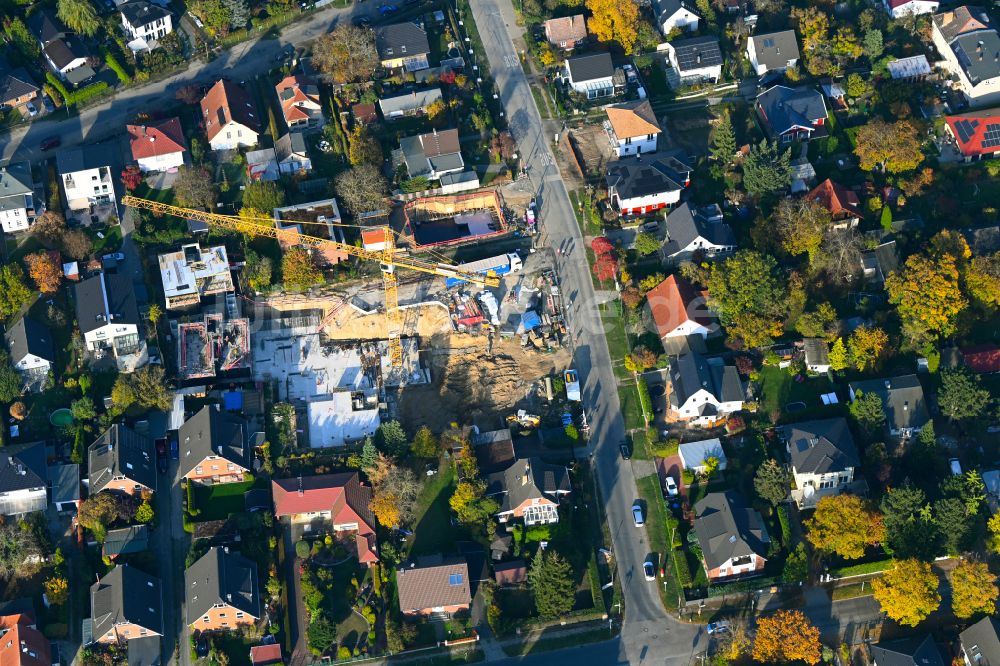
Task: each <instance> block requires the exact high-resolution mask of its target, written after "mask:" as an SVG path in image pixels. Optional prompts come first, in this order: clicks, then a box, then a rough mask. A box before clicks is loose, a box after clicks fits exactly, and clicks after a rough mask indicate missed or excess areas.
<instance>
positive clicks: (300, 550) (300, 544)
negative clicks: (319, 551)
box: [295, 539, 310, 560]
mask: <svg viewBox="0 0 1000 666" xmlns="http://www.w3.org/2000/svg"><path fill="white" fill-rule="evenodd" d="M309 551H310V548H309V542H308V541H305V540H304V539H299V540H298V541H296V542H295V554H296V555H297V556H298V558H299V559H300V560H304V559H306V558H307V557H309Z"/></svg>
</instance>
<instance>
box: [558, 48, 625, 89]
mask: <svg viewBox="0 0 1000 666" xmlns="http://www.w3.org/2000/svg"><path fill="white" fill-rule="evenodd" d="M566 67H567V68H568V69H569V74H570V77H572V79H573V82H574V83H583V82H584V81H594V80H596V79H606V78H608V77H610V76H613V75H614V73H615V66H614V64H613V63H612V62H611V54H609V53H591V54H589V55H582V56H576V57H575V58H567V59H566Z"/></svg>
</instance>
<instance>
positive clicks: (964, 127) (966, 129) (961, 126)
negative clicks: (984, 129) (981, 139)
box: [955, 118, 979, 143]
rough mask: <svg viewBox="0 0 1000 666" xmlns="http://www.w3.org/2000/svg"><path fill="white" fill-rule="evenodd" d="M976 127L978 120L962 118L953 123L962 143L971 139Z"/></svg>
mask: <svg viewBox="0 0 1000 666" xmlns="http://www.w3.org/2000/svg"><path fill="white" fill-rule="evenodd" d="M977 127H979V121H978V120H969V119H967V118H962V119H961V120H959V121H957V122H956V123H955V131H956V132H957V133H958V138H959V140H960V141H961V142H962V143H968V142H969V140H970V139H972V137H973V135H975V133H976V128H977Z"/></svg>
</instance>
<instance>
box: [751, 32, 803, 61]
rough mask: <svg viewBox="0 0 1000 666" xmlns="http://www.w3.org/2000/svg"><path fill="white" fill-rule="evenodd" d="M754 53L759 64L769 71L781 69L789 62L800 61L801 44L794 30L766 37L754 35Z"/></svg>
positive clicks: (773, 33)
mask: <svg viewBox="0 0 1000 666" xmlns="http://www.w3.org/2000/svg"><path fill="white" fill-rule="evenodd" d="M750 39H751V40H752V41H753V48H754V53H756V54H757V62H758V63H759V64H761V65H764V66H765V67H767V68H768V69H779V68H781V67H785V66H786V65H788V61H789V60H798V58H799V43H798V40H796V39H795V31H794V30H782V31H781V32H772V33H769V34H766V35H754V36H753V37H751V38H750Z"/></svg>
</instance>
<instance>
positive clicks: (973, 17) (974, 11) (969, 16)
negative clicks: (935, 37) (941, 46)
mask: <svg viewBox="0 0 1000 666" xmlns="http://www.w3.org/2000/svg"><path fill="white" fill-rule="evenodd" d="M932 20H933V21H934V25H935V26H937V29H938V31H939V32H940V33H941V36H942V37H944V41H945V42H951V40H953V39H955V38H956V37H958V36H959V35H960V34H962V33H963V32H966V31H969V30H970V29H971V30H976V29H977V28H978V27H979V24H982V25H985V26H986V27H990V23H991V21H990V15H989V14H988V13H987V12H986V10H985V9H983V8H982V7H979V6H977V5H963V6H961V7H955V8H954V9H953V10H950V11H946V12H942V13H940V14H935V15H934V16H933V17H932Z"/></svg>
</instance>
